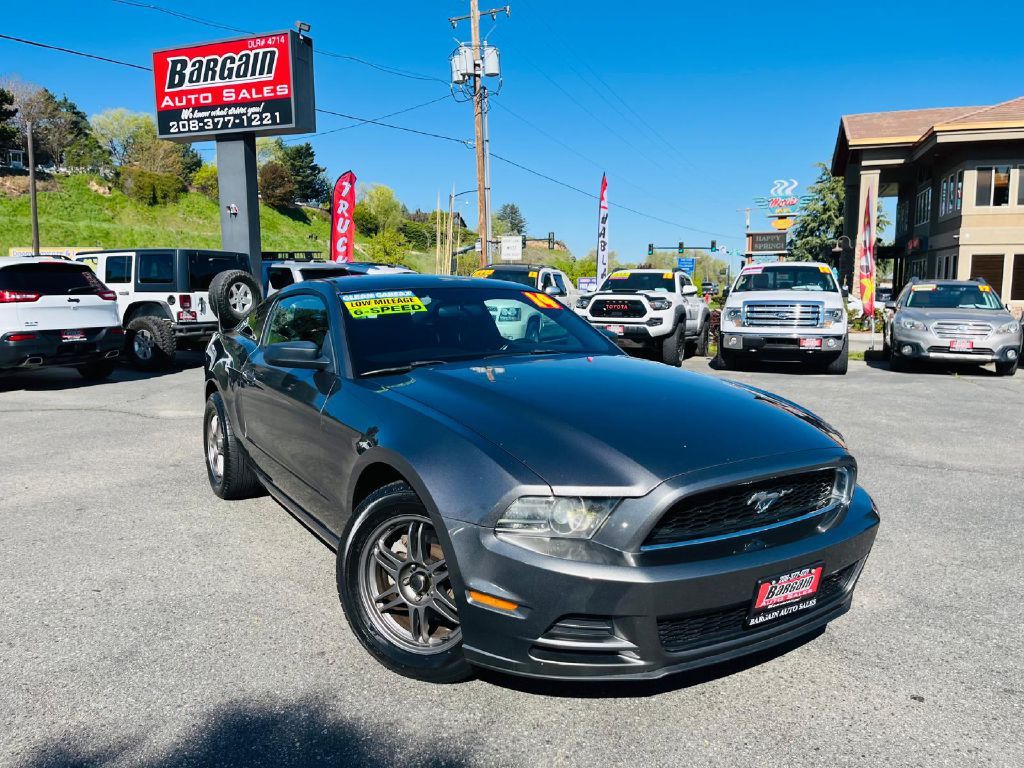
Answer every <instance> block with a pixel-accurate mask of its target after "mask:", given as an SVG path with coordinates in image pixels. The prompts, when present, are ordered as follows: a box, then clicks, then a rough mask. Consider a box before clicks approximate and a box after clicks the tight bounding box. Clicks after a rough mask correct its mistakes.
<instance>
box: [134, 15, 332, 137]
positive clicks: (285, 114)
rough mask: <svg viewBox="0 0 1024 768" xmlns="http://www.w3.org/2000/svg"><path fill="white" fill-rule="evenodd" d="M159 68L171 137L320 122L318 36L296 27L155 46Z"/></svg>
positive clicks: (164, 133) (301, 127) (161, 131)
mask: <svg viewBox="0 0 1024 768" xmlns="http://www.w3.org/2000/svg"><path fill="white" fill-rule="evenodd" d="M153 76H154V85H155V88H156V114H157V133H158V135H159V136H160V138H163V139H174V140H179V141H196V140H201V139H208V138H213V137H215V136H218V135H222V134H231V133H243V132H250V133H255V134H256V135H262V136H268V135H279V134H287V133H310V132H313V131H315V130H316V116H315V104H314V99H313V43H312V40H310V39H309V38H308V37H302V36H300V35H299V34H298V33H297V32H294V31H289V32H278V33H274V34H270V35H256V36H254V37H243V38H238V39H234V40H226V41H221V42H216V43H202V44H199V45H191V46H186V47H183V48H171V49H167V50H162V51H155V52H154V53H153Z"/></svg>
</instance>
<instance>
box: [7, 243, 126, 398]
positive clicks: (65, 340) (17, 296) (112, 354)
mask: <svg viewBox="0 0 1024 768" xmlns="http://www.w3.org/2000/svg"><path fill="white" fill-rule="evenodd" d="M114 299H115V295H114V292H113V291H111V290H110V289H108V288H107V286H105V285H104V284H103V283H102V282H100V281H99V279H98V278H97V277H96V275H94V274H93V272H92V270H90V269H89V268H88V267H86V266H85V265H83V264H75V263H74V262H68V261H58V260H53V259H41V258H31V257H9V258H0V371H11V370H16V369H26V368H39V367H42V366H71V367H74V368H77V369H78V372H79V373H81V374H82V375H83V376H84V377H86V378H87V379H102V378H106V377H107V376H109V375H110V373H111V372H112V371H113V370H114V362H115V358H116V357H117V356H118V355H119V354H120V352H121V347H122V346H123V344H124V330H123V329H122V328H121V323H120V321H119V320H118V316H117V306H116V303H115V301H114Z"/></svg>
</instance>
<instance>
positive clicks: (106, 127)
mask: <svg viewBox="0 0 1024 768" xmlns="http://www.w3.org/2000/svg"><path fill="white" fill-rule="evenodd" d="M89 123H90V125H91V126H92V134H93V136H94V137H95V138H96V141H97V142H98V143H99V145H100V146H101V147H102V148H103V149H105V150H106V151H107V152H108V153H109V154H110V157H111V158H112V159H113V161H114V164H115V165H119V166H121V165H124V164H125V162H126V160H127V159H128V158H130V157H131V155H132V153H133V152H137V151H138V150H139V147H138V145H139V144H141V143H143V142H146V141H147V140H149V139H150V137H152V138H155V137H156V128H155V126H154V125H153V119H152V118H151V117H150V116H149V115H147V114H145V113H142V112H129V111H128V110H127V109H123V108H120V107H119V108H117V109H108V110H106V111H105V112H100V113H99V114H98V115H94V116H93V117H92V119H91V120H90V121H89Z"/></svg>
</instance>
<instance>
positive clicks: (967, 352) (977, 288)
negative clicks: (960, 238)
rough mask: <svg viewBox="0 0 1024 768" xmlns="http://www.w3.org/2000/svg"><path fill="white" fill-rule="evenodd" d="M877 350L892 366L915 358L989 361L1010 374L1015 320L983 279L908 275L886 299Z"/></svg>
mask: <svg viewBox="0 0 1024 768" xmlns="http://www.w3.org/2000/svg"><path fill="white" fill-rule="evenodd" d="M885 308H886V310H887V311H886V321H885V331H884V333H885V340H884V345H883V350H884V351H885V352H886V353H887V354H888V355H889V363H890V366H891V367H892V368H894V369H899V368H901V367H905V365H906V363H908V362H912V361H917V360H936V361H944V362H954V363H977V364H978V365H985V364H986V363H995V366H996V373H998V374H999V375H1000V376H1013V374H1014V373H1016V372H1017V364H1018V362H1019V358H1020V352H1021V324H1020V321H1018V320H1016V319H1014V317H1013V315H1011V314H1010V312H1009V311H1008V310H1007V308H1006V307H1005V306H1004V305H1003V303H1002V302H1001V301H1000V300H999V295H998V294H997V293H996V292H995V291H994V290H992V287H991V286H989V285H988V284H987V283H986V282H985V281H984V280H981V279H977V280H929V281H920V280H914V281H912V282H911V283H910V284H909V285H907V287H906V288H904V289H903V292H902V293H900V295H899V298H898V299H897V300H896V301H895V302H891V301H890V302H886V304H885Z"/></svg>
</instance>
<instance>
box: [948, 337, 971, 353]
mask: <svg viewBox="0 0 1024 768" xmlns="http://www.w3.org/2000/svg"><path fill="white" fill-rule="evenodd" d="M972 349H974V342H973V341H968V340H967V339H953V340H952V341H951V342H949V351H950V352H970V351H971V350H972Z"/></svg>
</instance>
